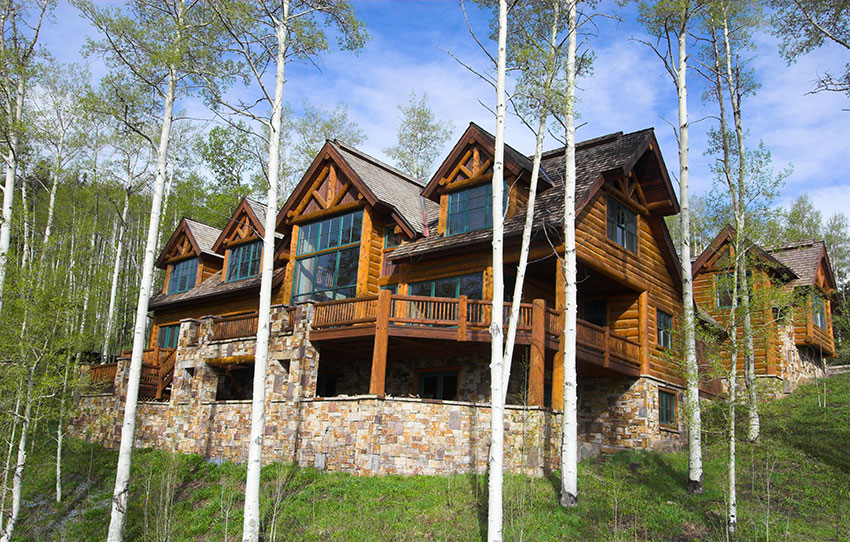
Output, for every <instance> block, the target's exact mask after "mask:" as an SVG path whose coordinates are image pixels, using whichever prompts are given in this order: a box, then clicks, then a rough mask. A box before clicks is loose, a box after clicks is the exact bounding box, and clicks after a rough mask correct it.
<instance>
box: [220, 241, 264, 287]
mask: <svg viewBox="0 0 850 542" xmlns="http://www.w3.org/2000/svg"><path fill="white" fill-rule="evenodd" d="M262 253H263V242H262V241H253V242H251V243H245V244H243V245H239V246H236V247H233V248H231V249H230V256H229V259H228V263H227V282H232V281H234V280H242V279H247V278H251V277H253V276H254V275H256V274H257V273H259V272H260V256H261V255H262Z"/></svg>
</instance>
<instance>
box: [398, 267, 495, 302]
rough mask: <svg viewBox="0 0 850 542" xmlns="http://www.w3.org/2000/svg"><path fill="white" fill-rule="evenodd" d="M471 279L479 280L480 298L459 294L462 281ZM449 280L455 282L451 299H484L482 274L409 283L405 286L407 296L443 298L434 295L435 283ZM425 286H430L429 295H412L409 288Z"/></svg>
mask: <svg viewBox="0 0 850 542" xmlns="http://www.w3.org/2000/svg"><path fill="white" fill-rule="evenodd" d="M472 277H475V278H477V279H479V280H480V283H479V284H480V286H481V296H480V297H473V296H470V295H468V294H462V293H461V283H462V280H463V279H466V278H472ZM450 280H454V281H455V293H454V295H453V296H451V297H452V298H454V299H457V298H458V297H460V296H461V295H466V296H467V297H468V298H469V299H484V273H483V272H477V273H464V274H463V275H453V276H449V277H440V278H434V279H428V280H420V281H416V282H411V283H409V284H408V285H407V293H408V295H418V296H423V297H443V296H437V295H435V294H436V292H437V283H438V282H447V281H450ZM426 284H430V293H428V294H423V293H412V292H411V291H410V290H411V288H416V287H417V286H424V285H426Z"/></svg>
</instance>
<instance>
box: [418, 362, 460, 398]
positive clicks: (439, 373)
mask: <svg viewBox="0 0 850 542" xmlns="http://www.w3.org/2000/svg"><path fill="white" fill-rule="evenodd" d="M416 380H417V384H416V387H417V389H418V393H419V397H421V398H422V399H439V400H442V401H456V400H457V392H458V371H457V369H437V370H426V371H419V372H418V373H417V375H416Z"/></svg>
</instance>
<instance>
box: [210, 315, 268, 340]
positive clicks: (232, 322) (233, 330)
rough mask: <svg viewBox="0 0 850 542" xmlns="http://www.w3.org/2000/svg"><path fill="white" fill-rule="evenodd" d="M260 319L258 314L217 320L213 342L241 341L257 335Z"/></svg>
mask: <svg viewBox="0 0 850 542" xmlns="http://www.w3.org/2000/svg"><path fill="white" fill-rule="evenodd" d="M258 318H259V317H258V316H257V314H256V313H254V314H240V315H237V316H226V317H223V318H216V319H215V321H214V322H213V333H212V340H214V341H220V340H224V339H239V338H241V337H250V336H251V335H256V334H257V320H258Z"/></svg>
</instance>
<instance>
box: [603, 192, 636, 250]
mask: <svg viewBox="0 0 850 542" xmlns="http://www.w3.org/2000/svg"><path fill="white" fill-rule="evenodd" d="M608 239H610V240H612V241H614V242H615V243H617V244H618V245H620V246H621V247H623V248H625V249H626V250H628V251H629V252H631V253H632V254H637V246H638V237H637V214H636V213H635V212H634V211H632V210H631V209H629V208H628V207H626V206H625V205H623V204H622V203H620V202H619V201H617V200H616V199H614V198H610V197H609V198H608Z"/></svg>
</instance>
